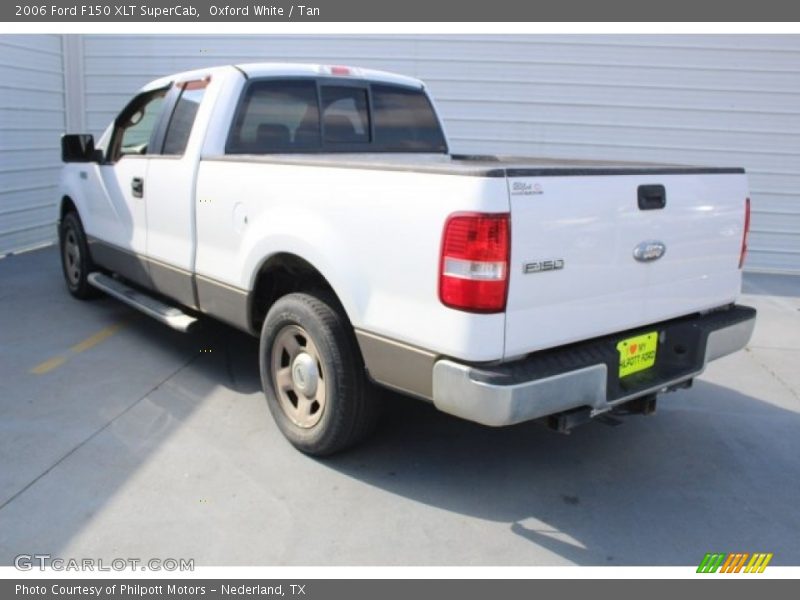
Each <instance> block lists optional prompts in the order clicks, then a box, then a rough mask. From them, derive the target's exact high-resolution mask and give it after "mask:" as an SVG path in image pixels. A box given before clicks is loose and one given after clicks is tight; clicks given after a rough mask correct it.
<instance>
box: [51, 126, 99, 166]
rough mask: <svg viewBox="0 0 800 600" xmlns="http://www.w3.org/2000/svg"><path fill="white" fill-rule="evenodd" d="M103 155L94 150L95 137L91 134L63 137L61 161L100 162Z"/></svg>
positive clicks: (75, 134) (66, 134) (72, 134)
mask: <svg viewBox="0 0 800 600" xmlns="http://www.w3.org/2000/svg"><path fill="white" fill-rule="evenodd" d="M102 159H103V153H102V152H101V151H100V150H95V148H94V136H92V134H90V133H65V134H64V135H62V136H61V161H62V162H65V163H73V162H81V163H87V162H100V161H101V160H102Z"/></svg>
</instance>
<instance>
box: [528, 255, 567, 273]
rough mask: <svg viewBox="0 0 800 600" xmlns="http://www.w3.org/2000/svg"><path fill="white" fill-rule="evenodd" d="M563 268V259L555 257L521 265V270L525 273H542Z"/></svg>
mask: <svg viewBox="0 0 800 600" xmlns="http://www.w3.org/2000/svg"><path fill="white" fill-rule="evenodd" d="M563 268H564V259H563V258H555V259H553V260H535V261H531V262H527V263H525V264H523V265H522V272H523V273H525V275H529V274H530V273H543V272H544V271H560V270H561V269H563Z"/></svg>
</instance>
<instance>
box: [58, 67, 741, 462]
mask: <svg viewBox="0 0 800 600" xmlns="http://www.w3.org/2000/svg"><path fill="white" fill-rule="evenodd" d="M62 158H63V161H64V162H65V163H66V165H65V167H64V170H63V174H62V177H61V184H60V203H59V204H60V211H59V215H58V220H59V239H60V248H61V256H62V261H63V271H64V276H65V278H66V282H67V287H68V289H69V291H70V293H72V295H74V296H75V297H77V298H88V297H90V296H92V295H93V294H94V293H96V292H97V291H98V290H102V291H103V292H105V293H107V294H110V295H112V296H115V297H117V298H119V299H121V300H123V301H125V302H127V303H129V304H131V305H132V306H134V307H136V308H138V309H139V310H142V311H144V312H146V313H147V314H149V315H151V316H153V317H155V318H157V319H159V320H161V321H163V322H164V323H166V324H168V325H170V326H172V327H175V328H177V329H181V330H186V329H188V328H190V327H191V326H192V324H193V323H194V322H195V321H196V320H197V317H198V316H199V315H201V314H205V315H209V316H211V317H214V318H216V319H219V320H222V321H224V322H227V323H229V324H231V325H233V326H235V327H238V328H240V329H242V330H244V331H247V332H250V333H252V334H253V335H260V336H261V337H260V340H261V343H260V354H259V361H260V370H261V378H262V382H263V387H264V392H265V394H266V397H267V401H268V406H269V408H270V410H271V412H272V414H273V416H274V418H275V420H276V422H277V424H278V426H279V427H280V429H281V431H282V432H283V434H284V435H285V436H286V437H287V438H288V440H289V441H290V442H291V443H292V444H294V445H295V446H296V447H297V448H298V449H300V450H301V451H303V452H306V453H309V454H315V455H325V454H330V453H332V452H335V451H338V450H341V449H343V448H345V447H347V446H349V445H352V444H353V443H355V442H356V441H358V440H360V439H361V438H363V436H364V435H365V434H366V433H367V432H368V431H369V430H370V428H371V427H372V425H373V423H374V422H375V414H376V409H377V408H378V407H377V404H379V398H380V395H378V394H375V393H374V392H373V391H371V384H373V383H377V384H380V385H382V386H386V387H389V388H392V389H394V390H399V391H401V392H405V393H407V394H409V395H411V396H415V397H418V398H421V399H424V400H427V401H431V402H433V404H434V405H435V406H436V407H437V408H438V409H440V410H442V411H444V412H447V413H450V414H453V415H457V416H459V417H462V418H465V419H469V420H472V421H476V422H478V423H483V424H486V425H490V426H502V425H511V424H514V423H520V422H522V421H528V420H532V419H542V420H543V421H544V422H546V423H549V424H550V425H551V426H553V427H555V428H557V429H560V430H566V429H568V428H570V427H571V426H573V425H575V424H577V423H579V422H582V421H584V420H587V419H589V418H591V417H594V416H596V415H600V414H603V413H606V412H608V411H611V410H615V412H617V411H619V409H620V408H622V409H627V410H628V411H629V412H644V413H648V412H651V411H652V410H653V408H654V406H655V397H656V394H657V393H659V392H665V391H669V390H673V389H677V388H680V387H686V386H688V385H690V384H691V382H692V379H693V378H694V377H696V376H697V375H698V374H700V373H701V372H702V371H703V369H704V367H705V365H706V363H707V362H708V361H709V360H713V359H715V358H718V357H720V356H723V355H726V354H729V353H731V352H734V351H736V350H739V349H741V348H743V347H744V346H745V344H746V343H747V341H748V340H749V338H750V335H751V333H752V330H753V326H754V322H755V311H754V310H753V309H751V308H748V307H743V306H739V305H736V304H735V301H736V299H737V296H738V295H739V292H740V286H741V269H742V262H743V261H744V257H745V252H746V247H747V232H748V222H749V199H748V187H747V180H746V176H745V174H744V170H742V169H737V168H698V167H683V166H674V165H653V164H639V163H612V162H591V161H588V162H587V161H568V160H550V159H538V158H511V157H508V158H507V157H494V156H459V155H454V154H451V153H450V152H449V149H448V144H447V141H446V138H445V135H444V132H443V130H442V127H441V123H440V121H439V119H438V117H437V114H436V112H435V109H434V106H433V103H432V102H431V100H430V98H429V97H428V95H427V93H426V90H425V86H424V84H423V83H422V82H420V81H418V80H416V79H411V78H408V77H402V76H398V75H392V74H388V73H383V72H378V71H372V70H367V69H358V68H349V67H338V66H333V67H327V66H315V65H290V64H251V65H239V66H227V67H215V68H210V69H203V70H199V71H192V72H187V73H180V74H177V75H172V76H170V77H165V78H163V79H159V80H157V81H154V82H152V83H150V84H149V85H147V86H145V87H144V88H143V89H142V90H141V91H140V92H139V93H138V94H137V95H136V96H135V97H134V98H133V99H132V100H131V101H130V102H129V103H128V105H127V106H125V107H124V108H123V109H122V111H121V112H120V113H119V116H117V118H116V119H115V120H114V122H113V123H112V124H111V125H110V126H109V127H108V129H107V130H106V131H105V133H104V134H103V135H102V137H101V138H100V139H99V140H98V142H97V143H96V144H95V142H94V140H93V138H92V136H90V135H86V134H74V135H65V136H63V138H62Z"/></svg>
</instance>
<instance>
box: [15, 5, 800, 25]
mask: <svg viewBox="0 0 800 600" xmlns="http://www.w3.org/2000/svg"><path fill="white" fill-rule="evenodd" d="M0 20H2V21H11V22H71V21H74V22H88V23H92V22H109V21H120V22H150V23H155V22H198V23H200V22H220V21H228V22H271V21H276V22H279V21H294V22H350V21H352V22H473V23H474V22H555V21H564V22H570V21H572V22H589V21H593V22H598V21H599V22H617V21H619V22H638V21H650V22H656V21H682V22H698V21H700V22H753V21H761V22H771V21H775V22H782V23H783V22H787V21H800V3H797V2H787V1H786V0H762V1H761V2H743V1H742V0H732V1H724V0H670V2H642V1H641V0H605V1H601V2H598V1H596V0H562V1H560V2H545V1H539V2H523V1H520V0H492V1H491V2H462V1H458V0H450V1H449V2H443V1H438V2H430V1H423V0H405V1H404V2H376V1H375V0H335V1H334V0H325V1H324V2H323V1H322V0H298V1H295V2H287V1H286V0H266V1H265V2H263V3H260V2H258V1H257V0H253V1H247V0H245V1H242V0H230V1H226V0H146V1H144V2H141V1H135V0H128V1H127V2H125V1H124V0H123V1H120V0H112V1H108V0H86V1H82V0H39V1H37V0H12V1H11V2H9V3H6V2H3V3H2V4H0Z"/></svg>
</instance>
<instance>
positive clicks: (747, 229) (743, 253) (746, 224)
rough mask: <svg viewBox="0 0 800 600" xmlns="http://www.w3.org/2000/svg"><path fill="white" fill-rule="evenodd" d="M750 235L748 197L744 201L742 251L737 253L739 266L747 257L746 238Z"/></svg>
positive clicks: (740, 266) (742, 264) (741, 265)
mask: <svg viewBox="0 0 800 600" xmlns="http://www.w3.org/2000/svg"><path fill="white" fill-rule="evenodd" d="M749 235H750V198H747V199H746V200H745V201H744V233H742V251H741V252H740V253H739V268H740V269H741V268H742V267H743V266H744V259H745V258H746V257H747V238H748V237H749Z"/></svg>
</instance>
